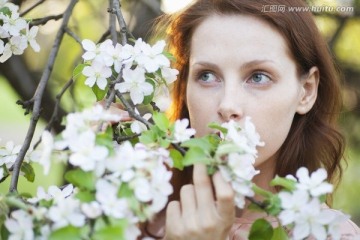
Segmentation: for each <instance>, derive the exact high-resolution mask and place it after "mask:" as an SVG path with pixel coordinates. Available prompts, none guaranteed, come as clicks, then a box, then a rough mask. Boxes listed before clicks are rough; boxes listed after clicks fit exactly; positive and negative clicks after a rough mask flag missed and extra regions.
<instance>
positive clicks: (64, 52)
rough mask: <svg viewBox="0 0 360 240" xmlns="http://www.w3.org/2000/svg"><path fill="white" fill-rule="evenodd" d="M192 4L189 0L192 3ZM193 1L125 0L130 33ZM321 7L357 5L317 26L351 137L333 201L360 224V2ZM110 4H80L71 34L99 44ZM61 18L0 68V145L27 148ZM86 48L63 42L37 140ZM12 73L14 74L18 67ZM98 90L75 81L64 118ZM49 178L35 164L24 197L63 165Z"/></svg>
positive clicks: (142, 32) (46, 11)
mask: <svg viewBox="0 0 360 240" xmlns="http://www.w3.org/2000/svg"><path fill="white" fill-rule="evenodd" d="M189 1H190V0H189ZM189 1H184V0H181V1H180V0H167V1H165V0H163V1H160V0H153V1H142V0H127V1H123V4H122V5H123V9H124V10H125V12H124V13H125V17H126V19H127V23H128V25H129V28H130V29H131V31H132V32H133V33H134V35H135V36H136V37H143V38H145V39H147V38H148V36H149V35H147V30H148V29H149V27H150V25H151V21H152V20H153V19H154V18H155V17H156V16H158V15H159V14H161V13H162V12H163V11H174V10H176V9H177V8H178V7H181V6H183V5H185V4H186V3H187V2H189ZM15 2H17V3H19V4H20V5H21V9H22V10H25V9H27V8H29V7H30V6H32V5H33V4H34V3H35V2H37V1H35V0H27V1H21V0H17V1H15ZM308 2H309V3H310V4H312V5H317V6H345V5H346V6H348V5H349V6H353V7H354V8H353V11H351V12H317V13H314V14H315V15H316V20H317V23H318V26H319V28H320V30H321V32H322V33H323V35H324V37H325V38H326V39H327V41H328V43H329V46H330V48H331V50H332V52H333V53H334V57H335V59H336V61H337V62H338V64H339V67H340V69H341V70H342V73H343V97H344V108H343V113H342V116H341V126H342V131H343V133H344V134H345V136H346V138H347V141H348V147H347V150H346V156H347V160H348V161H347V162H348V164H347V166H346V165H344V167H345V171H344V177H343V180H342V182H341V184H340V185H339V187H338V190H337V192H336V194H335V198H334V208H337V209H340V210H342V211H344V212H345V213H348V214H350V215H351V216H352V219H353V220H354V221H355V222H356V223H357V224H358V225H360V207H359V203H358V202H359V198H360V178H359V174H360V7H359V6H360V0H354V1H348V0H341V1H340V0H338V1H336V0H322V1H316V0H312V1H308ZM68 3H69V1H68V0H66V1H65V0H63V1H59V0H48V1H45V2H44V3H43V4H41V5H40V6H39V7H38V8H36V9H34V10H33V11H31V12H30V13H29V14H27V15H26V16H27V17H28V18H33V19H36V18H38V17H44V16H53V15H57V14H60V13H62V12H63V11H64V9H65V8H66V6H67V4H68ZM107 4H108V1H107V0H80V1H79V3H78V4H77V6H76V8H75V10H74V13H73V16H72V19H71V21H70V25H69V29H70V30H71V31H73V32H74V33H76V35H77V36H78V37H79V38H80V39H85V38H89V39H92V40H93V41H98V40H99V39H100V38H101V37H102V35H103V34H105V33H106V31H107V30H108V21H109V20H108V15H109V14H108V12H107ZM60 23H61V20H58V21H54V20H52V21H49V22H48V23H47V24H45V25H43V26H40V31H39V34H38V38H37V39H38V42H39V44H40V46H41V48H42V49H41V52H40V53H34V52H33V51H32V50H30V49H27V50H26V53H25V54H24V55H23V56H20V57H18V56H16V57H13V58H12V59H10V61H8V62H6V63H4V64H0V90H1V93H0V139H2V140H1V141H0V145H5V143H6V141H8V140H13V141H15V142H16V143H17V144H20V143H21V142H22V141H23V140H24V137H25V134H26V131H27V127H28V125H29V119H30V117H29V116H24V110H22V109H21V107H20V106H19V105H17V104H16V101H17V100H19V99H23V100H28V99H30V98H31V97H32V94H33V93H34V90H35V86H36V83H37V81H38V80H39V79H40V76H41V73H42V71H43V69H44V66H45V64H46V61H47V58H48V54H49V52H50V49H51V46H52V43H53V40H54V38H55V34H56V32H57V30H58V29H59V26H60ZM81 53H82V50H81V47H80V45H79V44H78V43H77V42H76V41H75V40H74V38H72V37H70V36H68V35H66V36H65V38H64V39H63V42H62V45H61V48H60V51H59V54H58V57H57V60H56V63H55V66H54V69H53V73H52V76H51V79H50V82H49V84H48V88H47V95H45V96H44V99H43V102H44V109H43V119H42V120H41V121H40V123H39V125H38V127H37V131H36V134H35V138H34V142H36V141H37V139H38V137H39V134H41V132H42V130H43V129H44V126H45V124H46V120H48V119H49V118H50V115H49V114H51V113H52V110H53V108H54V98H55V95H56V94H58V93H59V92H60V90H61V88H62V87H63V86H64V85H65V83H66V82H67V81H69V79H70V78H71V73H72V70H73V69H74V67H75V66H76V64H77V63H78V62H79V59H80V57H81ZM11 69H13V70H11ZM90 91H91V90H90V89H89V88H87V87H84V84H83V82H75V84H73V86H72V87H71V89H70V91H68V92H67V93H66V94H65V95H64V96H63V98H62V101H61V114H65V113H66V112H72V111H75V110H78V109H81V108H82V107H84V106H89V105H92V104H93V103H94V102H95V98H94V97H93V94H92V93H91V92H90ZM59 130H61V126H60V121H59V122H57V123H56V125H55V128H54V131H59ZM52 166H53V168H52V171H51V173H50V174H49V175H48V176H44V175H42V169H41V167H39V166H35V169H36V173H37V175H36V180H35V183H33V184H32V183H28V182H27V181H26V180H24V179H23V177H21V180H20V183H19V191H20V192H29V193H34V192H35V191H36V188H37V186H39V185H41V186H44V187H45V188H47V187H48V186H49V185H53V184H55V185H60V184H61V183H62V179H63V178H62V175H63V170H64V166H63V165H62V164H59V163H54V164H53V165H52ZM8 187H9V179H8V180H7V181H5V182H3V183H0V192H1V193H6V192H7V191H8Z"/></svg>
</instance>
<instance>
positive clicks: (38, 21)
mask: <svg viewBox="0 0 360 240" xmlns="http://www.w3.org/2000/svg"><path fill="white" fill-rule="evenodd" d="M63 17H64V15H63V14H58V15H51V16H47V17H43V18H35V19H33V20H32V21H31V23H30V26H38V25H45V24H46V23H47V22H48V21H50V20H55V21H57V20H59V19H61V18H63Z"/></svg>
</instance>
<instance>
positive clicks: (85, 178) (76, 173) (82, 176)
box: [65, 169, 96, 191]
mask: <svg viewBox="0 0 360 240" xmlns="http://www.w3.org/2000/svg"><path fill="white" fill-rule="evenodd" d="M65 179H66V180H67V181H68V182H70V183H72V184H74V186H76V187H79V188H84V189H87V190H90V191H91V190H95V181H96V178H95V176H94V174H93V172H84V171H83V170H81V169H74V170H70V171H68V172H67V173H65Z"/></svg>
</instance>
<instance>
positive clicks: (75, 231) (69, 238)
mask: <svg viewBox="0 0 360 240" xmlns="http://www.w3.org/2000/svg"><path fill="white" fill-rule="evenodd" d="M64 239H66V240H81V239H82V237H81V229H80V228H76V227H73V226H67V227H63V228H60V229H57V230H55V231H54V232H52V233H51V235H50V236H49V240H64Z"/></svg>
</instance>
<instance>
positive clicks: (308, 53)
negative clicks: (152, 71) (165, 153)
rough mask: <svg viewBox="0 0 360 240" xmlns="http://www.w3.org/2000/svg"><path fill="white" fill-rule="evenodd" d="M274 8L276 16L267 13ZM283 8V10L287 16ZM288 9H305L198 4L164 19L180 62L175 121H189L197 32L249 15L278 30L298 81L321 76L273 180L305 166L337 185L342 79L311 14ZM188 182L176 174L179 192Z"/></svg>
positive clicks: (295, 0)
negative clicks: (213, 19) (214, 20)
mask: <svg viewBox="0 0 360 240" xmlns="http://www.w3.org/2000/svg"><path fill="white" fill-rule="evenodd" d="M274 6H276V7H277V8H278V9H277V11H274V10H272V11H271V9H269V8H271V7H273V8H274ZM279 6H284V7H285V10H284V11H282V10H281V9H280V7H279ZM287 6H298V7H306V4H305V2H304V1H303V0H261V1H254V0H197V1H195V2H194V3H193V4H192V5H190V6H189V7H187V8H186V9H184V10H183V11H181V12H178V13H175V14H173V15H167V16H163V17H162V18H161V19H160V22H158V26H160V27H161V28H164V26H166V38H167V40H168V44H169V51H170V52H171V53H172V54H173V55H174V56H175V58H176V62H175V64H174V67H175V68H176V69H178V70H179V76H178V80H177V81H176V82H175V84H174V86H173V89H172V90H173V91H172V92H173V106H172V112H171V117H172V118H173V119H178V118H189V112H188V109H187V106H186V103H185V96H186V82H187V77H188V71H189V56H190V51H191V46H190V45H191V38H192V34H193V33H194V31H195V29H196V28H197V26H199V24H200V23H201V22H202V21H204V19H206V18H207V17H208V16H210V15H212V14H218V15H236V14H247V15H253V16H256V17H258V18H261V19H263V20H265V21H266V22H268V23H269V24H270V25H272V26H274V27H275V28H276V29H277V31H278V32H279V33H280V34H281V35H282V36H283V37H284V39H285V40H286V42H287V44H288V48H289V50H290V54H291V55H292V57H293V59H294V61H295V63H296V65H297V72H298V75H299V76H300V75H302V74H306V73H308V72H309V70H310V68H311V67H313V66H317V67H318V69H319V72H320V80H319V87H318V96H317V99H316V102H315V104H314V106H313V108H312V109H311V110H310V111H309V112H308V113H307V114H304V115H299V114H296V115H295V116H294V120H293V123H292V126H291V129H290V132H289V134H288V136H287V138H286V140H285V142H284V143H283V145H282V146H281V148H280V149H279V152H278V161H277V162H276V166H275V174H276V175H279V176H286V175H288V174H292V175H295V173H296V170H297V169H298V168H300V167H301V166H305V167H307V168H308V169H309V171H310V172H312V171H314V170H316V169H318V168H319V167H324V168H325V169H326V170H327V173H328V181H330V182H332V183H334V184H337V183H338V181H339V179H340V178H341V174H342V168H341V165H340V163H341V161H340V160H341V159H342V158H343V153H344V138H343V136H342V135H341V134H340V132H339V131H338V130H337V129H336V120H337V117H338V114H339V113H340V110H341V90H340V80H339V74H338V71H337V68H336V66H335V64H334V61H333V58H332V56H331V53H330V51H329V49H328V46H327V44H326V42H325V40H324V39H323V38H322V36H321V34H320V32H319V30H318V28H317V26H316V24H315V21H314V17H313V15H312V13H311V12H310V11H305V10H304V11H293V12H290V11H288V9H286V7H287ZM229 37H230V36H229ZM189 181H191V169H190V170H188V171H185V172H181V173H179V172H176V171H175V172H174V177H173V184H174V187H175V192H178V190H179V188H180V187H181V185H183V184H185V183H188V182H189ZM174 198H177V196H175V197H174Z"/></svg>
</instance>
